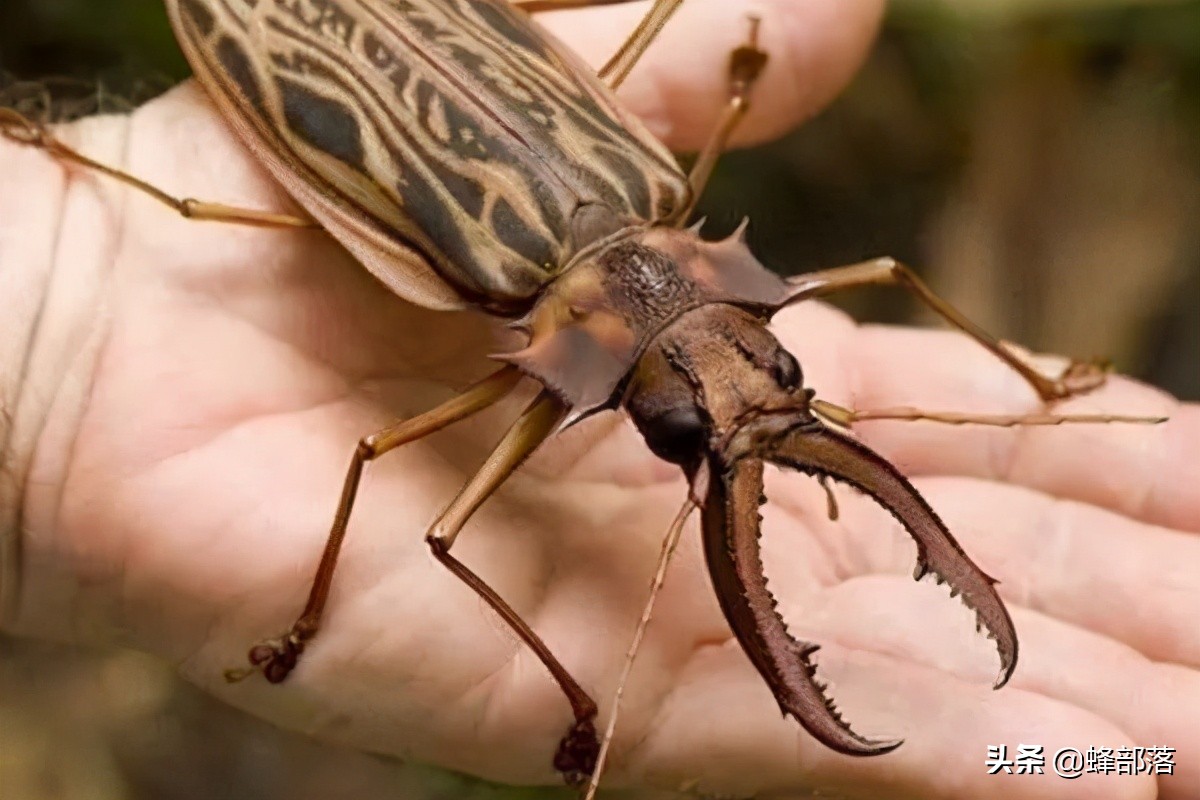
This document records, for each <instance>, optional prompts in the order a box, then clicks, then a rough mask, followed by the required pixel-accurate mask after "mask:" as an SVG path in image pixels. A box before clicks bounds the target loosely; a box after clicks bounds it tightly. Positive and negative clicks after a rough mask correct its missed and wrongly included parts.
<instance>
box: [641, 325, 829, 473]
mask: <svg viewBox="0 0 1200 800" xmlns="http://www.w3.org/2000/svg"><path fill="white" fill-rule="evenodd" d="M802 384H803V373H802V371H801V369H800V364H799V363H798V362H797V361H796V359H795V357H794V356H792V354H791V353H789V352H788V351H787V350H785V349H784V348H783V345H781V344H780V343H779V341H778V340H777V339H776V338H775V337H774V336H773V335H772V334H771V333H770V331H768V330H767V328H766V327H765V325H764V324H763V320H762V319H760V318H758V317H756V316H754V315H752V314H750V313H749V312H747V311H745V310H742V309H740V308H736V307H734V306H730V305H723V304H713V305H706V306H701V307H700V308H697V309H695V310H693V311H690V312H688V313H686V314H684V315H683V316H682V317H680V318H679V319H677V320H676V321H675V322H674V323H673V324H672V325H670V326H669V327H667V328H666V329H665V330H664V331H663V332H662V333H661V334H659V335H658V336H657V337H655V339H654V340H653V341H652V342H651V343H650V345H649V346H648V347H647V348H646V350H645V352H644V353H643V354H642V357H641V359H639V360H638V363H637V365H636V366H635V367H634V369H633V372H632V374H631V375H630V379H629V383H628V385H627V387H626V392H625V400H624V405H625V408H626V409H627V410H628V411H629V414H630V416H631V417H632V419H633V421H634V424H635V425H637V428H638V430H639V431H641V433H642V435H643V436H644V437H645V439H646V443H647V444H648V445H649V446H650V449H651V450H652V451H653V452H654V453H655V455H657V456H659V457H660V458H662V459H664V460H666V461H670V462H671V463H674V464H678V465H680V466H681V467H683V469H684V471H685V472H687V473H688V474H689V475H693V476H694V475H695V472H696V470H697V469H698V468H699V467H700V465H701V464H702V463H703V461H704V459H705V457H706V456H707V455H708V454H709V453H710V452H716V451H723V450H725V449H726V448H727V447H729V446H732V445H733V444H734V443H733V441H732V437H733V435H734V434H736V432H737V430H738V429H739V427H740V425H741V424H742V423H744V422H746V421H748V420H749V419H751V418H754V417H758V416H763V415H773V414H785V415H787V416H788V417H789V418H795V419H803V420H805V421H807V420H811V419H812V417H811V414H810V413H809V411H808V400H809V397H810V396H811V395H810V393H809V392H806V391H805V390H804V388H803V386H802Z"/></svg>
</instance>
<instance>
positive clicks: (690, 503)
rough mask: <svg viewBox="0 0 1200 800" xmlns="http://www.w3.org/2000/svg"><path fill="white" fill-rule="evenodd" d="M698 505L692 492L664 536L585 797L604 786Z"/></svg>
mask: <svg viewBox="0 0 1200 800" xmlns="http://www.w3.org/2000/svg"><path fill="white" fill-rule="evenodd" d="M695 509H696V502H695V500H694V499H693V498H692V497H691V495H690V493H689V495H688V498H687V500H685V501H684V503H683V505H682V506H681V507H680V509H679V513H677V514H676V515H675V520H674V521H673V522H672V523H671V527H670V529H669V530H668V531H667V535H666V537H665V538H664V539H663V544H662V550H661V551H660V553H659V556H658V569H657V570H656V571H655V573H654V580H652V581H651V582H650V597H648V598H647V599H646V605H645V607H644V608H643V609H642V618H641V619H640V620H638V626H637V630H636V631H635V632H634V634H633V641H632V642H631V643H630V645H629V651H628V652H627V653H626V654H625V666H624V668H622V670H621V678H620V680H618V681H617V690H616V691H615V692H614V693H613V702H612V711H611V712H610V713H609V719H608V727H607V728H606V729H605V730H604V739H603V741H601V743H600V753H599V755H597V756H596V766H595V768H593V769H592V778H591V780H590V781H588V786H587V791H586V792H585V793H584V795H583V797H584V800H594V798H595V796H596V790H597V789H599V788H600V775H601V774H602V773H603V772H604V762H605V761H607V760H608V748H609V746H610V745H611V744H612V740H613V735H614V734H615V733H616V730H617V716H618V714H619V713H620V710H621V696H622V695H624V694H625V684H626V683H627V682H628V681H629V673H630V672H631V671H632V670H633V661H634V659H635V658H637V653H638V650H639V649H640V648H641V646H642V637H643V636H644V635H645V633H646V627H647V626H648V625H649V624H650V617H651V616H652V615H653V613H654V602H655V601H656V600H657V599H658V590H659V589H661V588H662V585H663V580H664V579H665V578H666V576H667V565H668V564H670V562H671V556H672V555H673V554H674V553H675V547H676V546H677V545H678V544H679V537H680V535H681V534H682V533H683V524H684V523H685V522H687V518H688V516H689V515H691V513H692V512H693V511H694V510H695Z"/></svg>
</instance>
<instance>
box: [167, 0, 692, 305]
mask: <svg viewBox="0 0 1200 800" xmlns="http://www.w3.org/2000/svg"><path fill="white" fill-rule="evenodd" d="M166 5H167V8H168V11H169V14H170V18H171V22H172V25H173V26H174V28H175V32H176V35H177V37H178V38H179V40H180V43H181V45H182V47H183V50H184V52H185V54H186V56H187V58H188V60H189V62H190V63H191V65H192V67H193V69H194V71H195V73H196V76H197V78H198V79H199V81H200V82H201V83H202V84H203V86H204V87H205V89H206V90H208V93H209V95H210V96H211V97H212V98H213V99H214V101H215V102H216V103H217V105H218V106H219V107H220V110H221V111H222V112H223V115H224V116H225V117H226V119H227V120H229V121H230V122H231V124H232V125H233V127H234V128H235V129H236V130H237V131H238V132H239V133H240V134H241V136H242V138H243V139H244V140H245V142H246V143H247V145H248V146H249V147H250V148H251V150H252V151H253V152H254V153H255V155H257V156H258V157H259V158H260V160H262V161H263V163H264V164H265V165H266V167H267V168H268V170H270V172H271V173H272V174H273V175H274V177H275V178H276V180H278V181H280V183H282V184H283V186H284V187H285V188H287V189H288V190H289V191H290V192H291V193H292V194H293V196H295V197H296V199H297V200H298V202H300V204H301V205H302V206H304V207H305V209H306V210H307V211H308V213H309V214H311V215H312V216H313V217H314V218H315V219H317V220H318V222H320V223H321V225H322V226H323V227H325V228H326V229H327V230H329V232H330V233H331V234H333V235H334V236H335V237H336V238H338V239H339V241H341V242H342V244H343V245H345V246H346V247H347V248H348V249H349V250H350V251H351V252H352V253H354V255H356V256H357V257H358V258H359V260H360V261H362V262H363V263H364V265H366V266H367V268H368V269H370V270H371V271H372V272H373V273H374V274H375V275H376V276H377V277H378V278H380V279H381V280H382V281H383V282H384V283H385V284H387V285H388V286H389V288H391V289H392V290H393V291H395V292H396V293H397V294H400V295H401V296H403V297H405V298H407V299H409V300H412V301H414V302H417V303H421V304H423V305H428V306H432V307H458V306H464V305H477V306H480V307H483V308H485V309H489V310H492V311H495V312H500V313H513V314H515V313H520V312H522V311H524V310H526V309H527V308H528V307H529V306H530V305H531V303H532V301H533V300H534V299H536V297H537V295H538V293H539V292H540V291H541V289H542V288H543V287H544V286H545V285H546V284H547V283H548V282H550V281H551V280H553V279H554V277H555V276H557V275H558V274H559V273H560V272H561V271H562V270H563V268H564V267H565V266H566V265H567V264H568V263H569V262H570V260H571V258H572V256H574V255H575V254H576V253H578V252H579V251H580V249H582V248H583V247H585V246H587V245H588V244H590V243H592V242H594V241H596V240H597V239H599V238H601V237H603V236H605V235H608V234H611V233H613V232H615V231H617V230H620V229H621V228H624V227H627V226H629V225H644V224H647V223H649V224H654V223H664V222H673V221H675V218H676V217H678V216H679V215H680V214H682V213H685V211H686V208H687V206H688V202H689V199H690V198H689V191H690V190H689V187H688V181H687V178H686V176H685V175H684V174H683V173H682V172H681V171H680V170H679V168H678V166H677V165H676V164H675V161H674V160H673V158H672V156H671V154H670V153H669V152H668V151H667V149H666V148H665V147H664V146H663V145H662V144H661V143H660V142H658V141H657V140H656V139H655V138H654V137H653V136H652V135H651V134H650V133H649V132H647V131H646V130H645V128H644V127H643V126H642V125H641V123H639V122H638V121H637V120H636V119H635V118H633V117H632V116H631V115H629V114H628V113H626V112H624V111H623V110H622V109H621V108H620V107H619V106H618V104H617V103H616V102H615V100H614V99H613V97H612V95H611V93H610V91H609V90H608V89H607V88H606V87H605V86H604V85H603V84H602V83H601V82H600V80H599V79H598V78H597V77H596V76H595V73H594V72H592V71H591V70H590V69H589V68H588V67H586V66H585V65H583V64H582V63H581V62H580V61H579V60H578V59H577V57H576V56H574V55H573V54H572V53H571V52H570V51H569V50H568V49H567V48H566V47H564V46H562V45H560V44H558V43H557V42H556V41H555V40H554V39H552V38H551V37H550V36H549V35H548V34H547V33H546V32H545V31H544V30H542V29H541V28H540V27H539V26H538V25H537V24H536V23H534V22H533V21H531V20H530V19H529V17H528V15H526V14H524V13H522V12H520V11H516V10H514V9H512V8H510V7H509V5H508V3H506V2H504V0H167V4H166Z"/></svg>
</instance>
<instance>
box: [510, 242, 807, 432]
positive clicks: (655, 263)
mask: <svg viewBox="0 0 1200 800" xmlns="http://www.w3.org/2000/svg"><path fill="white" fill-rule="evenodd" d="M787 296H788V286H787V284H786V283H785V282H784V281H783V280H782V279H781V278H780V277H779V276H777V275H775V274H774V273H772V272H770V271H768V270H767V269H766V268H764V267H763V266H762V265H761V264H759V262H758V261H757V260H756V259H755V258H754V256H753V255H752V254H751V253H750V250H749V249H748V248H747V247H746V244H745V242H744V241H743V238H742V236H741V234H740V232H739V233H738V234H735V235H734V236H732V237H730V238H728V239H726V240H724V241H720V242H706V241H704V240H702V239H701V238H700V237H699V235H698V233H697V232H696V231H695V230H676V229H673V228H665V227H645V228H631V229H628V230H626V231H623V232H621V233H619V234H617V235H615V236H613V237H610V238H609V239H608V240H606V241H605V242H604V243H602V244H601V245H598V246H596V247H594V248H592V249H590V250H589V251H587V252H585V253H584V254H582V255H581V257H580V258H579V259H577V261H576V263H575V264H573V265H572V266H571V267H570V268H569V269H568V270H567V271H566V272H565V273H564V274H563V275H562V276H561V277H559V278H558V279H556V280H555V281H554V282H553V283H552V284H550V286H548V287H547V288H546V290H545V292H543V294H542V296H541V297H540V298H539V300H538V302H537V304H536V305H535V306H534V307H533V309H532V311H531V312H530V313H529V314H528V315H527V316H526V317H525V318H524V319H522V320H520V321H519V322H518V323H517V324H518V326H519V327H521V328H523V329H525V330H527V331H528V332H529V336H530V339H529V344H528V346H527V347H526V348H525V349H523V350H521V351H518V352H516V353H510V354H505V355H503V356H499V358H501V359H502V360H505V361H508V362H510V363H514V364H516V365H517V366H519V367H521V369H523V370H524V371H525V372H526V373H528V374H530V375H531V376H533V377H535V378H537V379H538V380H540V381H541V382H542V383H543V384H545V385H546V386H547V387H548V388H550V389H551V390H552V391H554V392H556V393H557V394H558V395H559V396H560V397H561V398H562V399H563V400H564V401H565V402H566V403H567V404H568V405H569V406H571V407H572V409H573V411H574V414H575V415H581V414H584V413H587V412H589V411H592V410H596V409H599V408H607V407H612V406H615V405H616V404H617V403H619V401H620V391H621V389H622V387H623V386H624V385H625V383H626V381H627V380H628V379H629V377H630V376H631V374H632V371H633V369H634V367H635V366H636V365H637V363H638V360H639V359H640V358H641V357H642V356H643V354H644V353H645V352H646V351H647V348H648V347H649V345H650V343H651V342H652V341H653V340H654V339H655V338H656V337H657V336H659V335H660V334H661V333H662V332H663V331H664V330H666V329H667V328H668V327H670V326H671V325H672V324H673V323H675V322H676V321H677V320H680V319H681V318H682V317H683V316H684V315H685V314H688V313H689V312H691V311H694V310H696V309H700V308H702V307H705V306H710V305H724V306H732V307H734V308H738V309H742V310H743V311H744V312H745V313H746V314H748V315H750V316H752V317H755V318H757V319H759V320H761V321H765V320H766V319H767V318H769V317H770V315H771V314H772V313H773V312H774V311H775V310H776V309H778V308H779V307H780V306H781V305H782V304H783V303H785V302H786V299H787ZM760 325H761V322H760ZM698 333H699V334H700V335H703V332H702V331H700V332H698Z"/></svg>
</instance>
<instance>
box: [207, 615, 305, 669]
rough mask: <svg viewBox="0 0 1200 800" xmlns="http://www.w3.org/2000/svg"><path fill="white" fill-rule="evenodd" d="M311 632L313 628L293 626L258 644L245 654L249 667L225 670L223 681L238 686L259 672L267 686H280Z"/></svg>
mask: <svg viewBox="0 0 1200 800" xmlns="http://www.w3.org/2000/svg"><path fill="white" fill-rule="evenodd" d="M315 633H316V628H315V626H311V625H304V624H302V623H297V624H296V625H294V626H293V627H292V629H291V630H290V631H288V632H287V633H286V634H284V635H283V636H280V637H278V638H275V639H267V640H265V641H262V642H259V643H258V644H256V645H254V646H253V647H251V648H250V652H249V653H247V654H246V658H247V660H248V661H249V662H250V666H249V667H241V668H238V669H227V670H225V680H226V681H228V682H229V683H239V682H241V681H244V680H245V679H246V678H249V677H250V676H251V675H253V674H254V673H256V672H261V673H262V675H263V677H264V678H266V679H267V681H268V682H269V683H283V681H284V680H285V679H286V678H287V676H288V675H290V674H292V670H294V669H295V668H296V664H297V663H298V662H299V660H300V655H301V654H302V653H303V652H304V645H305V644H306V643H307V642H308V640H309V639H311V638H312V636H313V634H315Z"/></svg>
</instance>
